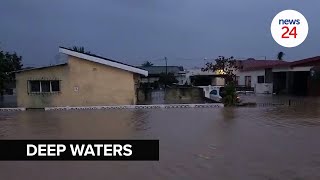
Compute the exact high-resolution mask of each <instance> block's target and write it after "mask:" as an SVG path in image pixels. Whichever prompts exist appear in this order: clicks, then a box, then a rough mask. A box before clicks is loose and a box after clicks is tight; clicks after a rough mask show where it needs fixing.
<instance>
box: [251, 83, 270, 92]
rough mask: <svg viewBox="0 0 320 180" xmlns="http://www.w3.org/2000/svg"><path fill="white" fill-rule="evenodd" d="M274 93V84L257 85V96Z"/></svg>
mask: <svg viewBox="0 0 320 180" xmlns="http://www.w3.org/2000/svg"><path fill="white" fill-rule="evenodd" d="M272 92H273V84H272V83H261V84H258V83H257V84H256V86H255V93H257V94H271V93H272Z"/></svg>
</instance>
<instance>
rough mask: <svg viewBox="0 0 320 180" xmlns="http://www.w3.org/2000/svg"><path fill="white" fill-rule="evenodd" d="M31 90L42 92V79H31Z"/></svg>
mask: <svg viewBox="0 0 320 180" xmlns="http://www.w3.org/2000/svg"><path fill="white" fill-rule="evenodd" d="M29 82H30V83H29V84H30V92H40V81H29Z"/></svg>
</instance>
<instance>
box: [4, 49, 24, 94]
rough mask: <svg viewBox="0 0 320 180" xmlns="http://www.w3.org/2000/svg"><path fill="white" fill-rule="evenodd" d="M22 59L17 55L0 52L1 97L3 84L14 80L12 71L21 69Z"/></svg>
mask: <svg viewBox="0 0 320 180" xmlns="http://www.w3.org/2000/svg"><path fill="white" fill-rule="evenodd" d="M21 60H22V57H21V56H18V55H17V53H15V52H14V53H10V52H4V51H2V50H0V94H1V96H2V95H3V93H4V92H3V91H4V89H5V84H6V83H8V82H11V81H14V80H15V73H14V71H17V70H20V69H21V68H22V63H21Z"/></svg>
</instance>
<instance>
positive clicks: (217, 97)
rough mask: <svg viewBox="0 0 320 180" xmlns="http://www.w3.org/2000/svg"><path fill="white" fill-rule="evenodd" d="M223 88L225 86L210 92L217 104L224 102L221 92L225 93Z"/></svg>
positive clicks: (214, 88)
mask: <svg viewBox="0 0 320 180" xmlns="http://www.w3.org/2000/svg"><path fill="white" fill-rule="evenodd" d="M223 88H224V87H223V86H215V87H213V90H211V91H210V99H212V100H214V101H217V102H222V96H221V92H222V91H223Z"/></svg>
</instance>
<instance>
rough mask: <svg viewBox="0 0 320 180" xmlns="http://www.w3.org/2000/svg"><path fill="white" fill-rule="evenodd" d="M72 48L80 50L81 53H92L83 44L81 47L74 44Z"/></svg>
mask: <svg viewBox="0 0 320 180" xmlns="http://www.w3.org/2000/svg"><path fill="white" fill-rule="evenodd" d="M70 49H72V50H74V51H77V52H79V53H86V54H91V53H90V51H85V50H84V47H83V46H81V47H77V46H73V47H72V48H70Z"/></svg>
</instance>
